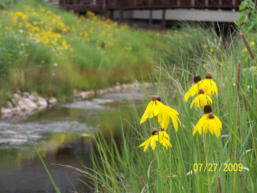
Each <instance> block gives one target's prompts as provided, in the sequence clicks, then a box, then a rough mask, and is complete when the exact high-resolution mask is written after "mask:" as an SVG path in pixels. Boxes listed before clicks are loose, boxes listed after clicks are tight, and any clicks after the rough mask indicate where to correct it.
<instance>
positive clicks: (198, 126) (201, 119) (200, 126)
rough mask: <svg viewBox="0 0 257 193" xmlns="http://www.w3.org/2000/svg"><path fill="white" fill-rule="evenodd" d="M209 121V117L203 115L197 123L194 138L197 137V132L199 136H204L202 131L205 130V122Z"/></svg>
mask: <svg viewBox="0 0 257 193" xmlns="http://www.w3.org/2000/svg"><path fill="white" fill-rule="evenodd" d="M206 119H207V115H203V116H202V117H201V118H200V119H199V121H198V122H197V123H196V125H195V127H194V130H193V136H194V135H195V133H196V132H198V133H199V135H202V129H203V124H204V123H205V120H206Z"/></svg>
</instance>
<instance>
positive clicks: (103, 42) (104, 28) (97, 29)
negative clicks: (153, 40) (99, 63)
mask: <svg viewBox="0 0 257 193" xmlns="http://www.w3.org/2000/svg"><path fill="white" fill-rule="evenodd" d="M86 15H87V17H84V16H82V17H81V18H80V21H81V22H85V21H86V22H87V25H84V26H83V25H80V28H81V29H80V34H79V35H80V36H81V37H83V40H84V41H85V42H93V43H97V45H98V49H99V50H101V51H103V50H105V49H106V48H108V47H112V46H113V45H116V44H120V34H121V32H122V31H123V30H126V29H127V28H128V26H127V25H119V26H118V23H117V22H116V21H112V20H110V19H107V18H104V17H98V16H96V15H95V14H94V13H93V12H91V11H87V13H86ZM131 49H132V48H131V46H129V45H127V46H124V50H126V51H128V52H129V51H131Z"/></svg>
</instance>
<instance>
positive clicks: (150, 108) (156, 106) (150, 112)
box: [140, 96, 163, 124]
mask: <svg viewBox="0 0 257 193" xmlns="http://www.w3.org/2000/svg"><path fill="white" fill-rule="evenodd" d="M160 101H161V99H160V97H158V96H152V101H151V102H150V103H149V104H148V105H147V107H146V109H145V112H144V114H143V116H142V117H141V120H140V124H142V123H144V122H145V121H146V120H147V119H149V118H153V117H154V116H157V115H158V113H159V112H160V109H161V106H162V105H163V104H162V103H161V102H160Z"/></svg>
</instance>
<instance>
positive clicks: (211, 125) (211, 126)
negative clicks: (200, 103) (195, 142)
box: [193, 105, 222, 137]
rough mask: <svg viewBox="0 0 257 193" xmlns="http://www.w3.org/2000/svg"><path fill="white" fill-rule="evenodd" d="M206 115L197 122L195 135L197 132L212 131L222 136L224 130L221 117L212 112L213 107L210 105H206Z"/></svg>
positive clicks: (217, 135) (200, 133)
mask: <svg viewBox="0 0 257 193" xmlns="http://www.w3.org/2000/svg"><path fill="white" fill-rule="evenodd" d="M204 113H205V114H204V115H203V116H202V117H201V119H200V120H199V121H198V122H197V124H196V125H195V127H194V130H193V136H194V135H195V133H196V132H198V133H199V135H202V132H204V133H208V132H210V133H211V134H212V135H213V134H215V136H216V137H219V136H220V133H221V130H222V122H221V121H220V120H219V118H218V117H217V116H216V115H214V114H213V113H212V108H211V106H210V105H206V106H205V107H204Z"/></svg>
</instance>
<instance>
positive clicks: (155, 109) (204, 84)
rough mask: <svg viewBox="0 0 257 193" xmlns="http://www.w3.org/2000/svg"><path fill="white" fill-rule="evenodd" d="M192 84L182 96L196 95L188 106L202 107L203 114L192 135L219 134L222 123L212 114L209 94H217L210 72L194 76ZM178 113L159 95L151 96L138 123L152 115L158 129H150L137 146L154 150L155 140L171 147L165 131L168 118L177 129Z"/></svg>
mask: <svg viewBox="0 0 257 193" xmlns="http://www.w3.org/2000/svg"><path fill="white" fill-rule="evenodd" d="M194 82H195V83H194V84H193V85H192V86H191V88H190V89H189V90H188V91H187V92H186V94H185V96H184V100H185V102H187V101H188V100H189V98H190V97H194V96H195V95H196V97H195V98H194V99H193V100H192V102H191V105H190V107H191V108H192V107H193V106H194V107H195V108H203V109H204V115H203V116H202V117H201V119H200V120H199V121H198V122H197V124H196V125H195V127H194V130H193V136H194V135H195V133H196V132H198V133H199V134H200V135H201V134H202V133H203V132H204V133H208V132H210V133H211V134H212V135H213V134H215V136H216V137H219V136H220V133H221V129H222V123H221V121H220V120H219V118H218V117H217V116H216V115H215V114H213V112H212V107H211V105H210V104H212V99H211V96H212V95H213V94H215V95H218V88H217V85H216V83H215V81H214V80H213V79H212V75H211V74H207V76H206V78H205V79H203V80H201V77H200V76H196V77H194ZM178 115H179V113H178V112H177V111H176V110H175V109H173V108H171V107H169V106H167V105H164V104H163V103H162V102H161V99H160V97H158V96H153V97H152V101H151V102H150V103H149V104H148V105H147V107H146V110H145V112H144V114H143V116H142V117H141V120H140V124H142V123H144V122H145V121H146V120H147V119H151V118H153V117H156V118H157V121H158V123H159V125H160V128H161V129H160V130H158V129H156V128H154V129H153V130H152V136H151V137H149V138H148V139H147V140H146V141H145V142H143V143H142V144H140V145H139V147H144V151H146V150H147V148H148V147H149V146H151V147H152V149H153V150H154V149H155V148H156V144H157V142H159V143H160V144H161V145H163V146H164V147H165V148H166V149H168V148H169V147H171V143H170V137H169V135H168V133H167V128H168V126H169V123H170V120H171V121H172V123H173V127H174V129H175V131H178V127H179V125H181V122H180V120H179V118H178Z"/></svg>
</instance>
